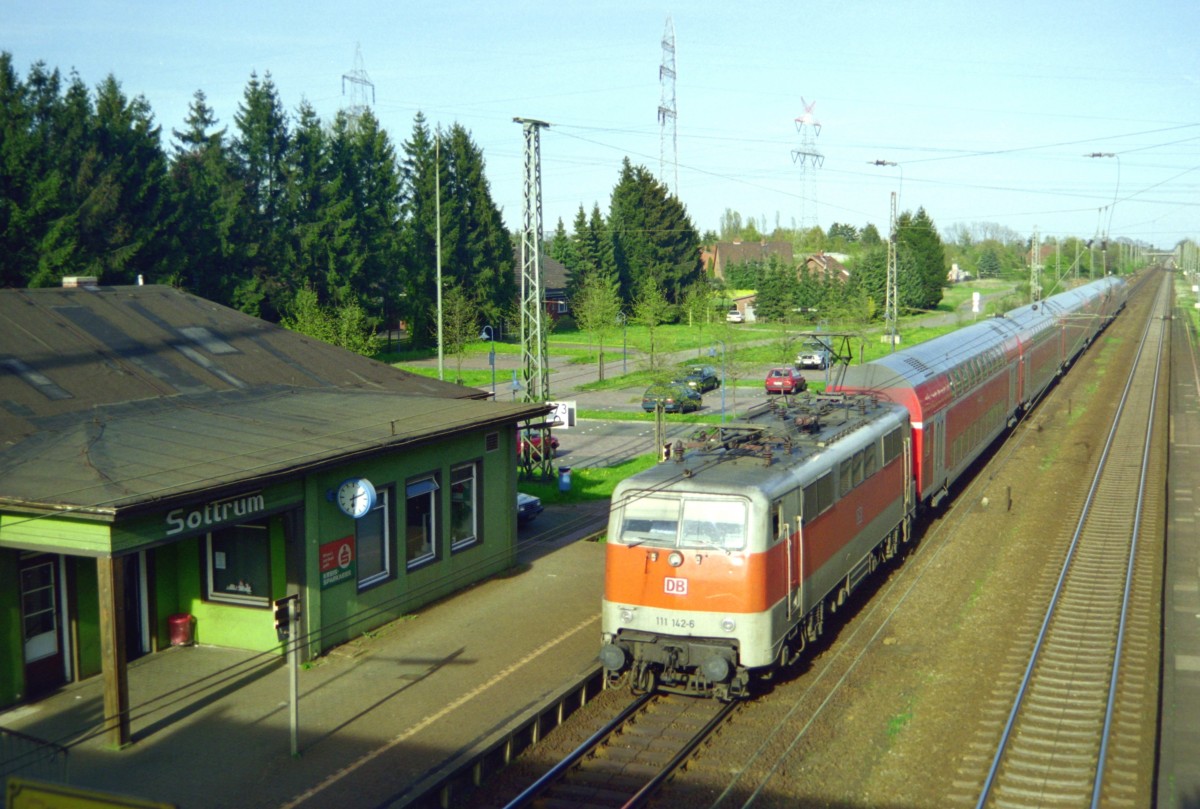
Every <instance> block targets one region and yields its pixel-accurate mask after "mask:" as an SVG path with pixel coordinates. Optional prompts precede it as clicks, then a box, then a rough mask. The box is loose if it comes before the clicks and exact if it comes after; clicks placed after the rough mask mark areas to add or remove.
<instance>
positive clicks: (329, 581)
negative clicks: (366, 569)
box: [318, 535, 355, 590]
mask: <svg viewBox="0 0 1200 809" xmlns="http://www.w3.org/2000/svg"><path fill="white" fill-rule="evenodd" d="M318 564H319V570H320V571H321V589H322V590H324V589H325V588H326V587H332V586H333V585H335V584H339V583H341V582H344V581H348V580H351V579H353V578H354V575H355V573H354V571H355V564H354V536H353V535H350V536H344V537H342V538H341V539H335V540H333V541H332V542H326V543H325V544H324V545H322V546H320V548H319V557H318Z"/></svg>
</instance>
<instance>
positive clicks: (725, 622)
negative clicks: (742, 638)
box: [721, 618, 737, 632]
mask: <svg viewBox="0 0 1200 809" xmlns="http://www.w3.org/2000/svg"><path fill="white" fill-rule="evenodd" d="M721 628H722V629H724V630H725V631H726V632H732V631H733V630H735V629H737V621H735V620H733V619H732V618H722V619H721Z"/></svg>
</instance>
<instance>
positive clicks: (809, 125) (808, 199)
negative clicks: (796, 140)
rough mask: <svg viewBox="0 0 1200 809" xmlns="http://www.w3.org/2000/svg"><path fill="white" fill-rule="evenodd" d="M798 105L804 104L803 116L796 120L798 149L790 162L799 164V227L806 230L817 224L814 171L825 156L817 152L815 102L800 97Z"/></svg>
mask: <svg viewBox="0 0 1200 809" xmlns="http://www.w3.org/2000/svg"><path fill="white" fill-rule="evenodd" d="M800 103H801V104H804V114H803V115H801V116H800V117H799V118H797V119H796V131H797V132H798V133H800V148H799V149H792V162H793V163H799V164H800V226H801V227H803V228H804V229H806V230H807V229H808V228H811V227H814V226H816V224H817V172H816V170H817V169H818V168H819V167H820V166H822V165H824V164H825V156H824V155H822V154H821V153H820V152H818V151H817V135H820V134H821V122H820V121H818V120H817V119H816V116H814V115H813V107H815V106H816V105H817V102H815V101H814V102H813V103H811V104H809V103H807V102H805V100H804V97H803V96H801V98H800ZM810 166H811V167H812V168H811V170H810V168H809V167H810Z"/></svg>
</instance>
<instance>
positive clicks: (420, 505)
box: [404, 475, 438, 569]
mask: <svg viewBox="0 0 1200 809" xmlns="http://www.w3.org/2000/svg"><path fill="white" fill-rule="evenodd" d="M404 493H405V504H404V562H405V564H406V565H407V566H408V567H409V568H410V569H411V568H414V567H418V566H420V565H422V564H424V563H426V562H431V561H433V560H434V559H436V558H437V493H438V482H437V478H436V477H435V476H433V475H426V476H425V477H421V478H416V479H415V480H410V481H409V482H408V483H407V484H406V485H405V487H404Z"/></svg>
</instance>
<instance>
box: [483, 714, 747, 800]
mask: <svg viewBox="0 0 1200 809" xmlns="http://www.w3.org/2000/svg"><path fill="white" fill-rule="evenodd" d="M736 706H737V703H735V702H730V703H720V702H717V701H716V700H701V699H694V698H689V697H681V696H669V695H663V694H659V695H652V694H646V695H642V696H640V697H638V698H637V699H635V700H634V701H633V702H631V703H630V704H629V705H628V707H626V708H625V710H623V711H621V712H620V713H619V714H617V716H615V717H614V718H613V719H612V720H611V721H609V722H608V723H606V724H605V725H604V726H603V727H601V728H600V729H599V730H597V731H596V732H595V733H594V734H593V735H592V736H591V737H590V738H589V739H588V740H587V741H586V742H584V743H583V744H582V745H580V746H579V747H578V748H576V749H575V750H574V751H572V752H571V753H570V754H569V755H567V756H566V757H564V758H563V759H562V760H561V761H560V762H558V763H557V764H556V765H555V766H554V767H552V768H551V769H550V770H548V771H547V772H546V773H545V774H544V775H542V776H541V777H539V778H537V779H536V780H534V781H532V782H531V783H529V784H528V785H527V786H525V788H524V789H523V790H522V791H521V793H520V794H519V795H517V796H516V797H515V798H513V799H512V800H510V801H509V802H508V803H507V804H504V806H505V809H520V807H528V806H534V805H536V806H538V807H541V809H556V808H557V807H563V808H564V809H566V807H571V809H583V808H585V807H593V806H594V807H626V808H627V809H629V808H631V807H637V806H644V805H645V804H646V802H647V801H648V800H649V799H650V798H651V796H653V795H654V794H655V792H657V790H658V789H659V788H660V787H661V786H662V785H663V784H664V783H665V782H666V781H667V779H669V778H670V777H671V774H672V773H674V772H675V771H676V770H677V769H678V768H679V767H680V766H682V765H683V764H684V762H686V761H687V759H688V757H689V756H690V755H691V754H692V752H693V751H694V750H695V749H696V748H697V747H698V746H699V745H700V744H701V743H702V742H703V741H704V740H705V739H707V738H708V737H709V736H710V735H711V734H712V733H713V732H715V731H716V729H717V728H718V727H720V725H721V724H722V723H723V722H724V720H725V719H726V717H728V716H729V714H730V713H731V712H732V711H733V709H734V708H735V707H736ZM497 805H499V804H497Z"/></svg>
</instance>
